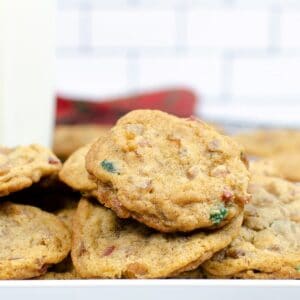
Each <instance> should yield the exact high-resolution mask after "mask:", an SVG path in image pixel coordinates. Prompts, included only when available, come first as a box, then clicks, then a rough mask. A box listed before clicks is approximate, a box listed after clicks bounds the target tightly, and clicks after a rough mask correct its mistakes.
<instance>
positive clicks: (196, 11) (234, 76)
mask: <svg viewBox="0 0 300 300" xmlns="http://www.w3.org/2000/svg"><path fill="white" fill-rule="evenodd" d="M56 25H57V35H56V74H57V75H56V87H57V91H58V93H59V95H60V96H63V97H69V98H72V99H89V100H98V101H100V100H105V99H107V98H116V97H119V96H124V95H127V94H133V93H136V92H144V91H152V90H155V89H162V88H181V87H184V88H188V89H190V90H191V91H193V92H194V93H195V94H196V95H197V97H198V99H200V101H199V102H197V109H196V112H197V114H199V115H201V116H203V117H205V118H207V119H209V120H213V121H219V122H223V123H224V122H225V123H226V122H227V123H228V122H229V123H233V124H236V123H237V124H241V123H242V124H246V125H247V124H250V125H252V124H260V125H266V126H268V125H271V126H285V127H294V126H297V125H299V123H300V122H299V120H298V119H299V118H298V115H299V113H300V101H299V100H300V36H299V29H300V1H297V0H164V1H156V0H152V1H150V0H112V1H107V0H58V3H57V9H56Z"/></svg>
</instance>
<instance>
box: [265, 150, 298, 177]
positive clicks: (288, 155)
mask: <svg viewBox="0 0 300 300" xmlns="http://www.w3.org/2000/svg"><path fill="white" fill-rule="evenodd" d="M270 159H272V160H273V161H274V164H275V165H276V167H277V169H278V170H279V171H280V174H281V175H282V177H284V178H286V179H287V180H291V181H295V182H299V181H300V149H299V150H298V151H287V152H282V153H277V154H274V155H272V156H271V157H270Z"/></svg>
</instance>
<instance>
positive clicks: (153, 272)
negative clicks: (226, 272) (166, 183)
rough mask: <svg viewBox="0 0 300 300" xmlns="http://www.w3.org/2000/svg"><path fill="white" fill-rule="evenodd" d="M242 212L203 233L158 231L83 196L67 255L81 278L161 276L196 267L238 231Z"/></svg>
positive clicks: (169, 275)
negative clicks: (70, 254) (220, 225)
mask: <svg viewBox="0 0 300 300" xmlns="http://www.w3.org/2000/svg"><path fill="white" fill-rule="evenodd" d="M241 223H242V215H239V216H237V217H235V218H234V219H233V220H232V221H231V222H230V223H229V224H228V225H225V226H224V227H223V228H221V229H218V230H215V231H208V232H193V233H189V234H186V233H184V234H183V233H176V234H163V233H158V232H156V231H154V230H152V229H150V228H148V227H146V226H144V225H143V224H140V223H138V222H136V221H134V220H130V219H120V218H118V217H117V216H116V214H115V213H114V212H113V211H111V210H110V209H107V208H105V207H103V206H101V205H100V204H98V203H92V202H89V201H88V200H86V199H82V200H80V202H79V205H78V209H77V212H76V215H75V218H74V227H73V246H72V260H73V263H74V266H75V268H76V271H77V272H78V274H79V275H80V276H81V277H83V278H165V277H174V276H175V275H177V274H180V273H182V272H184V271H189V270H192V269H195V268H197V267H198V266H199V265H200V264H201V263H202V262H203V261H205V260H207V259H208V258H210V257H211V256H212V255H213V254H214V253H215V252H216V251H218V250H220V249H222V248H224V247H226V245H228V244H229V243H230V242H231V241H232V239H233V238H234V237H236V236H237V235H238V232H239V229H240V226H241Z"/></svg>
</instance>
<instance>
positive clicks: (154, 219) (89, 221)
mask: <svg viewBox="0 0 300 300" xmlns="http://www.w3.org/2000/svg"><path fill="white" fill-rule="evenodd" d="M57 175H58V176H57ZM57 177H58V178H57ZM62 183H64V184H65V185H66V186H68V187H69V188H71V189H72V190H73V191H74V192H70V190H67V189H66V187H65V186H62ZM30 186H31V187H30ZM22 189H25V190H24V191H23V192H22V191H21V192H20V190H22ZM36 190H38V192H36ZM17 191H19V192H17ZM0 195H1V196H3V197H2V198H0V200H3V201H1V202H2V203H1V204H0V235H1V237H2V239H1V240H0V253H1V255H0V278H2V279H16V278H18V279H21V278H33V277H35V278H39V279H75V278H300V272H299V271H300V190H299V186H298V185H297V184H295V183H292V182H289V181H286V180H285V179H283V178H281V177H280V172H279V171H278V170H277V168H276V166H275V165H274V164H272V162H270V161H266V160H264V161H257V162H255V163H251V165H250V168H249V170H248V165H247V160H246V159H245V157H244V154H243V150H242V147H241V146H239V144H237V143H236V142H235V141H233V139H231V138H229V137H227V136H224V135H221V134H219V133H218V132H216V131H215V130H214V129H213V128H212V127H210V126H208V125H206V124H205V123H203V122H201V121H199V120H197V119H194V118H190V119H179V118H177V117H174V116H171V115H168V114H166V113H163V112H160V111H150V110H139V111H133V112H131V113H129V114H128V115H126V116H125V117H123V118H121V119H120V120H119V121H118V122H117V124H116V125H115V126H114V127H113V128H112V129H111V130H109V131H107V132H106V133H104V134H102V136H101V137H100V138H98V139H97V140H95V141H94V142H92V143H90V144H87V145H85V146H84V147H82V148H80V149H78V150H77V151H75V152H74V153H73V154H72V155H71V156H70V157H69V158H68V159H67V161H66V162H65V163H64V165H63V166H62V167H61V163H60V162H59V160H58V159H57V158H56V157H55V156H54V155H53V154H52V153H51V152H50V151H49V150H47V149H45V148H42V147H39V146H28V147H20V148H16V149H11V150H9V149H1V152H0ZM7 201H10V202H7ZM17 203H18V204H17ZM19 203H22V204H19ZM24 203H25V204H26V205H24ZM29 204H30V205H29ZM46 211H47V212H46ZM49 212H50V213H49ZM71 236H72V242H71ZM69 253H71V256H69Z"/></svg>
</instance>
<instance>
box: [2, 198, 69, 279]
mask: <svg viewBox="0 0 300 300" xmlns="http://www.w3.org/2000/svg"><path fill="white" fill-rule="evenodd" d="M0 237H1V238H0V279H25V278H32V277H37V276H40V275H42V274H44V273H45V272H46V271H47V268H48V267H49V266H50V265H52V264H57V263H59V262H61V261H62V260H63V259H64V258H65V257H66V256H67V255H68V253H69V251H70V249H71V234H70V231H69V230H68V229H67V227H66V226H65V225H64V223H63V222H62V221H60V220H59V219H58V218H57V217H56V216H54V215H52V214H49V213H47V212H44V211H42V210H40V209H38V208H36V207H32V206H27V205H19V204H13V203H10V202H4V203H1V204H0Z"/></svg>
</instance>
